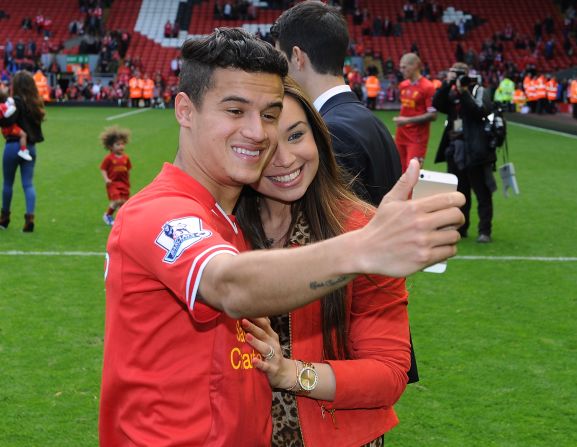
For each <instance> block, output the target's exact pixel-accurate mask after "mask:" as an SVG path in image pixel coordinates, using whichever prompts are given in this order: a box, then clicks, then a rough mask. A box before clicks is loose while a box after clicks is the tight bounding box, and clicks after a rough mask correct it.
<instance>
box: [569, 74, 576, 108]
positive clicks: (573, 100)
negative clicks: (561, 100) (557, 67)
mask: <svg viewBox="0 0 577 447" xmlns="http://www.w3.org/2000/svg"><path fill="white" fill-rule="evenodd" d="M568 98H569V102H570V103H571V104H577V79H573V81H571V85H570V86H569V95H568Z"/></svg>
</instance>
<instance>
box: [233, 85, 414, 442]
mask: <svg viewBox="0 0 577 447" xmlns="http://www.w3.org/2000/svg"><path fill="white" fill-rule="evenodd" d="M341 179H342V175H341V172H340V171H339V169H338V167H337V164H336V162H335V158H334V155H333V152H332V148H331V143H330V136H329V134H328V131H327V128H326V126H325V125H324V123H323V121H322V118H321V117H320V115H319V114H318V112H317V111H316V110H315V109H314V107H313V106H312V104H311V103H310V101H309V100H308V99H307V98H306V96H305V95H304V93H303V92H302V90H301V89H300V88H299V87H298V86H297V85H296V84H295V83H294V82H292V81H290V80H287V81H286V82H285V99H284V102H283V112H282V114H281V117H280V120H279V144H278V149H277V151H276V152H275V154H274V155H273V157H272V159H271V161H270V163H269V165H268V166H267V168H266V169H265V171H264V173H263V176H262V178H261V180H260V181H259V183H258V184H256V185H254V186H253V189H252V190H251V189H247V191H245V194H244V196H243V197H242V198H241V201H240V203H239V206H238V208H237V213H236V216H237V219H238V220H239V222H240V224H241V226H242V227H243V231H244V232H245V235H246V236H247V238H248V239H249V240H250V241H251V243H252V244H253V246H254V247H255V248H280V247H287V246H298V245H305V244H309V243H312V242H315V241H319V240H323V239H326V238H329V237H332V236H335V235H338V234H341V233H343V232H346V231H354V230H355V229H357V228H360V227H362V226H364V225H365V224H366V223H367V222H368V220H369V219H370V217H371V215H372V213H373V209H372V208H371V207H370V205H368V204H366V203H364V202H362V201H361V200H359V199H358V198H357V197H355V196H354V195H353V194H352V193H350V192H349V190H348V189H347V188H346V186H345V184H344V183H343V181H342V180H341ZM249 222H250V224H249ZM255 222H256V225H255V224H254V223H255ZM311 268H314V266H311ZM322 286H323V285H322V284H311V287H322ZM243 324H244V329H245V330H246V331H247V333H248V334H247V341H248V342H249V343H250V344H251V345H252V346H253V347H254V348H255V350H257V351H258V352H259V353H260V354H261V355H262V356H263V360H259V359H258V358H255V359H253V365H254V366H255V367H256V368H258V369H260V370H261V371H263V372H264V373H266V374H267V375H268V378H269V382H270V384H271V387H272V388H273V389H274V396H273V409H272V412H273V439H272V445H273V446H297V445H305V446H325V445H331V446H351V447H358V446H361V445H369V446H379V445H382V435H383V434H384V433H386V432H387V431H388V430H390V429H391V428H392V427H393V426H395V425H396V424H397V422H398V419H397V417H396V415H395V412H394V410H393V407H392V406H393V404H394V403H395V402H396V401H397V400H398V399H399V397H400V396H401V394H402V393H403V391H404V389H405V386H406V383H407V375H406V372H407V371H408V369H409V365H410V345H409V325H408V317H407V290H406V288H405V281H404V279H397V278H389V277H382V276H373V275H371V276H367V275H363V276H358V277H357V278H356V279H355V280H354V281H352V282H350V283H349V285H348V286H347V287H344V288H342V289H339V290H338V291H336V292H333V293H331V294H329V295H327V296H326V297H325V298H323V299H322V300H321V301H317V302H315V303H312V304H310V305H308V306H306V307H303V308H301V309H298V310H296V311H294V312H291V313H290V314H287V315H282V316H279V317H271V319H270V320H269V319H268V318H263V319H256V320H253V321H248V320H243Z"/></svg>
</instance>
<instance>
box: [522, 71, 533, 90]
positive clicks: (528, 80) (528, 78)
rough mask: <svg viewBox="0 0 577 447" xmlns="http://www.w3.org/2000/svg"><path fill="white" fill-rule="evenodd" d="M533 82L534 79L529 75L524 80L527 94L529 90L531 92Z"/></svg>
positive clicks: (524, 88)
mask: <svg viewBox="0 0 577 447" xmlns="http://www.w3.org/2000/svg"><path fill="white" fill-rule="evenodd" d="M531 81H532V78H531V76H529V75H527V76H525V77H524V78H523V90H525V93H527V90H529V85H531Z"/></svg>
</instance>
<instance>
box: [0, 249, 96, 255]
mask: <svg viewBox="0 0 577 447" xmlns="http://www.w3.org/2000/svg"><path fill="white" fill-rule="evenodd" d="M0 256H102V257H104V253H101V252H97V251H19V250H8V251H0Z"/></svg>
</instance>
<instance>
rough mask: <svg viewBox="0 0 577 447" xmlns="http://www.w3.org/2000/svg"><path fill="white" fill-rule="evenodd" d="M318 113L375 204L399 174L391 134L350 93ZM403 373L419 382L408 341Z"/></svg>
mask: <svg viewBox="0 0 577 447" xmlns="http://www.w3.org/2000/svg"><path fill="white" fill-rule="evenodd" d="M320 113H321V115H322V117H323V119H324V121H325V123H326V125H327V127H328V128H329V132H330V133H331V137H332V140H333V150H334V151H335V155H336V157H337V162H338V163H339V165H340V166H342V167H343V168H345V169H346V171H347V172H348V174H349V175H351V177H352V178H354V179H355V181H354V183H353V189H354V191H355V193H356V194H357V195H358V196H359V197H362V198H363V199H364V200H366V201H367V202H369V203H371V204H373V205H374V206H379V203H381V200H382V198H383V196H384V195H385V194H386V193H387V192H389V190H390V189H391V188H392V187H393V186H394V185H395V183H396V182H397V180H398V179H399V177H400V176H401V161H400V158H399V153H398V151H397V146H396V145H395V141H394V140H393V137H392V136H391V133H390V132H389V131H388V130H387V128H386V127H385V125H384V124H383V123H382V122H381V120H379V119H378V118H377V117H376V116H375V115H374V114H373V112H371V111H370V110H369V109H367V108H366V107H365V106H364V104H362V103H361V102H360V101H359V99H358V98H357V95H356V94H355V93H353V92H343V93H339V94H337V95H335V96H333V97H332V98H330V99H329V100H328V101H327V102H325V103H324V104H323V106H322V107H321V110H320ZM407 375H408V376H409V383H413V382H418V381H419V372H418V369H417V361H416V359H415V351H414V349H413V341H412V340H411V368H410V369H409V371H408V373H407Z"/></svg>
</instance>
